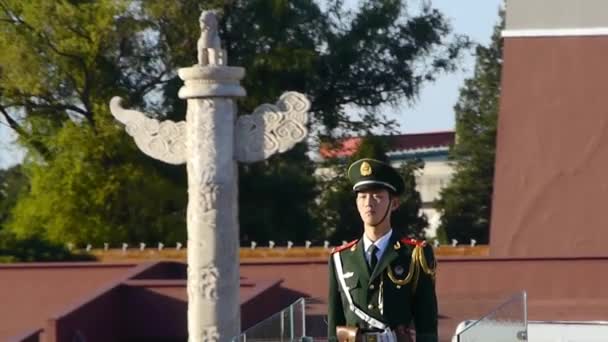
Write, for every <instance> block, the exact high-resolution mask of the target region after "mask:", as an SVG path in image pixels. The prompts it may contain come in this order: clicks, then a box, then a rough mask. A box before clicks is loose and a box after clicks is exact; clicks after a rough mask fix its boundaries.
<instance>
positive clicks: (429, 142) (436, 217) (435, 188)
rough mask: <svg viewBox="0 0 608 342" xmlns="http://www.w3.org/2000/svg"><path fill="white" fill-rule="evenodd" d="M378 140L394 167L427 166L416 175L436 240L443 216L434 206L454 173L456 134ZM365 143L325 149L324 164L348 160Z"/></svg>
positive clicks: (350, 141)
mask: <svg viewBox="0 0 608 342" xmlns="http://www.w3.org/2000/svg"><path fill="white" fill-rule="evenodd" d="M378 137H379V138H381V139H382V140H384V142H385V143H386V146H387V147H388V152H387V156H388V158H389V160H390V162H391V164H392V165H393V166H394V167H399V166H401V165H403V164H404V163H406V162H407V161H410V160H415V159H420V160H422V161H423V162H424V168H423V169H422V170H420V172H419V173H418V174H417V175H416V190H418V192H419V193H420V197H421V200H422V208H421V211H422V213H423V214H424V215H426V217H427V220H428V222H429V227H428V228H427V237H428V238H433V237H435V236H436V235H437V227H438V226H439V223H440V218H441V215H440V213H439V212H437V210H436V209H435V208H434V206H433V203H434V202H435V200H437V199H438V198H439V195H440V192H441V189H443V188H444V187H446V186H447V184H448V183H449V182H450V179H451V178H452V175H453V173H454V168H453V166H452V165H451V163H450V162H449V161H448V152H449V150H450V147H451V146H452V145H453V144H454V141H455V133H454V132H453V131H445V132H429V133H416V134H400V135H384V136H378ZM362 140H363V138H362V137H351V138H345V139H343V140H341V141H340V142H339V143H338V146H337V147H331V148H329V147H321V149H320V151H319V152H320V153H319V154H320V156H321V157H322V158H323V159H324V160H327V159H331V158H339V159H344V160H347V159H348V158H349V157H350V156H352V155H353V154H354V153H355V152H356V151H357V149H358V147H359V145H360V144H361V141H362ZM316 174H317V175H318V176H320V177H324V178H331V177H333V176H335V175H334V174H333V172H332V171H331V170H329V169H326V168H319V169H318V170H317V172H316Z"/></svg>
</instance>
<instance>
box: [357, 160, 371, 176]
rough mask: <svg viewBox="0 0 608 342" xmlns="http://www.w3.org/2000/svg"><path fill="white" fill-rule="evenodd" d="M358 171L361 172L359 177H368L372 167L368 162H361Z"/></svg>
mask: <svg viewBox="0 0 608 342" xmlns="http://www.w3.org/2000/svg"><path fill="white" fill-rule="evenodd" d="M359 171H360V172H361V176H369V175H371V174H372V166H371V165H369V163H368V162H363V163H361V169H359Z"/></svg>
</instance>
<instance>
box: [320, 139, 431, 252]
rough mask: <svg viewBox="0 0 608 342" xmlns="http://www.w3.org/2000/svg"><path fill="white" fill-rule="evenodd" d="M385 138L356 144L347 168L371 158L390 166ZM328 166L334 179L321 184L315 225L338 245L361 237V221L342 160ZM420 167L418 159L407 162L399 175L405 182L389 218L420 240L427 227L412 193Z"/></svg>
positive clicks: (420, 203) (417, 196) (405, 231)
mask: <svg viewBox="0 0 608 342" xmlns="http://www.w3.org/2000/svg"><path fill="white" fill-rule="evenodd" d="M387 148H388V146H387V139H386V137H379V136H372V135H370V136H366V137H365V138H363V140H362V141H361V143H360V144H359V146H358V148H357V151H356V152H355V153H354V154H353V155H352V156H351V157H350V158H349V160H348V165H350V164H351V163H352V162H354V161H356V160H359V159H361V158H372V159H376V160H381V161H384V162H386V163H390V160H389V159H388V157H387V155H386V152H387ZM333 163H336V164H330V165H328V167H329V168H330V169H331V170H332V173H333V174H335V175H336V176H335V177H332V178H331V179H328V180H326V181H325V182H324V183H323V187H322V192H321V197H320V202H319V222H320V223H321V227H323V231H324V232H325V234H326V235H325V237H326V238H328V239H330V240H331V241H333V242H334V243H339V242H341V241H342V240H352V239H354V238H357V237H359V236H360V235H361V232H362V229H363V228H362V222H361V218H360V216H359V213H358V211H357V207H356V204H355V193H354V192H353V190H352V185H351V184H350V182H349V180H348V178H347V177H346V169H345V168H346V167H348V165H344V164H343V161H342V162H341V161H339V160H338V161H333ZM423 166H424V165H423V163H422V162H421V161H419V160H413V161H407V162H406V163H404V164H403V165H401V167H399V172H400V174H401V176H402V177H403V180H404V182H405V191H404V193H403V194H402V195H401V196H400V197H399V201H400V206H399V208H398V209H397V210H396V211H394V212H393V213H392V215H391V224H392V226H393V228H394V229H396V230H400V231H401V232H402V233H404V234H407V235H409V236H412V237H417V238H421V237H423V229H424V228H426V227H427V225H428V224H427V221H426V218H425V216H424V215H422V214H421V213H420V208H421V206H422V200H421V198H420V193H419V192H418V191H417V190H416V178H415V172H416V171H417V170H419V169H420V168H422V167H423Z"/></svg>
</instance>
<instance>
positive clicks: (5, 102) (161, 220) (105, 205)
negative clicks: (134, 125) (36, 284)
mask: <svg viewBox="0 0 608 342" xmlns="http://www.w3.org/2000/svg"><path fill="white" fill-rule="evenodd" d="M130 5H132V2H129V1H114V0H108V1H95V2H74V1H28V2H22V1H2V2H1V3H0V9H1V10H2V19H1V20H0V61H1V62H0V65H2V67H1V68H0V79H1V82H0V84H1V86H0V113H2V115H3V116H4V117H5V119H6V120H7V122H8V123H9V125H11V127H13V128H14V130H15V131H16V132H17V133H18V134H19V138H20V142H21V143H22V144H23V145H24V146H25V147H27V148H28V149H29V153H28V156H27V159H26V162H25V164H24V166H23V168H24V170H25V173H26V175H27V176H28V178H29V182H30V185H31V186H30V190H29V191H27V192H25V193H23V194H22V196H21V197H20V199H19V200H18V203H17V204H16V206H15V208H14V210H13V215H12V220H11V221H10V223H9V226H10V227H11V228H12V231H13V232H15V233H16V234H17V236H18V237H19V238H34V237H37V236H38V237H40V238H41V239H48V240H50V241H52V242H56V243H60V242H62V243H65V242H73V243H79V244H84V243H89V242H90V243H96V244H100V243H102V242H105V241H107V242H111V243H117V242H120V241H133V242H135V241H144V242H156V241H158V240H159V239H162V240H163V241H171V240H176V239H179V240H181V241H185V237H184V236H185V228H184V227H183V226H184V219H183V217H184V216H185V215H184V207H185V198H184V197H185V192H180V194H179V195H177V194H176V192H177V188H178V187H176V186H175V184H174V182H172V181H171V179H170V178H168V177H166V176H164V174H163V172H162V171H159V167H157V166H156V167H155V164H154V162H152V161H148V160H146V159H145V158H143V157H141V156H140V153H138V152H137V151H136V149H135V148H134V145H133V143H132V142H131V141H130V139H127V138H126V134H125V133H124V132H122V128H120V127H118V125H117V124H116V123H115V121H114V120H113V119H112V118H111V116H110V115H109V109H108V101H109V99H110V97H111V96H112V95H117V94H122V95H125V96H126V97H127V98H128V99H129V100H130V101H131V102H132V103H134V104H142V105H145V104H147V103H148V101H146V100H145V98H144V97H145V95H146V94H148V93H149V92H150V90H151V89H153V87H154V85H155V84H158V82H160V81H162V75H163V70H156V69H155V68H154V65H155V64H154V63H156V61H157V60H158V58H159V57H158V53H159V52H158V51H156V50H155V49H154V48H153V47H154V44H155V43H154V42H150V41H149V40H147V39H145V35H144V30H145V29H146V27H147V26H146V21H145V19H138V14H137V13H135V12H136V9H135V8H133V9H131V7H129V6H130ZM156 44H157V43H156Z"/></svg>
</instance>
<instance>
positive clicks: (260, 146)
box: [235, 92, 310, 163]
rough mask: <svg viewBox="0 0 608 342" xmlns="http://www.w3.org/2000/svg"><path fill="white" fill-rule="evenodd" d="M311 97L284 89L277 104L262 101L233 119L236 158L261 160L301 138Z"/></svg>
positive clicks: (305, 131)
mask: <svg viewBox="0 0 608 342" xmlns="http://www.w3.org/2000/svg"><path fill="white" fill-rule="evenodd" d="M308 109H310V101H309V100H308V98H306V96H305V95H303V94H300V93H297V92H287V93H284V94H283V95H281V97H280V98H279V101H278V102H277V103H276V105H271V104H263V105H260V106H259V107H257V108H256V109H255V110H254V111H253V113H252V114H249V115H243V116H241V117H239V118H238V120H237V123H236V131H235V133H236V134H235V135H236V146H235V149H236V151H235V154H236V159H237V160H239V161H242V162H247V163H251V162H256V161H260V160H264V159H266V158H268V157H270V156H271V155H273V154H275V153H282V152H285V151H287V150H289V149H290V148H292V147H293V146H294V145H295V144H296V143H298V142H300V141H302V140H304V138H306V135H307V134H308V129H307V128H306V124H307V122H308V113H307V111H308Z"/></svg>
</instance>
